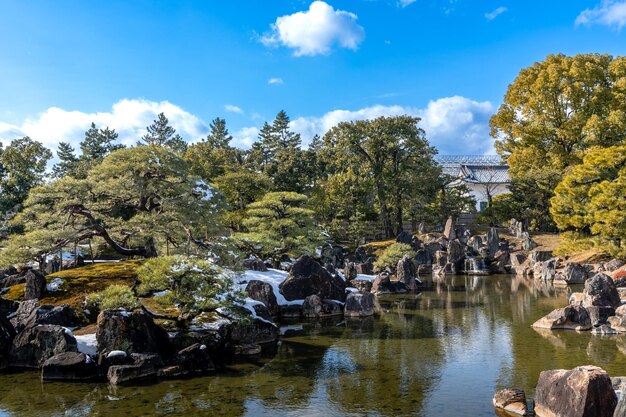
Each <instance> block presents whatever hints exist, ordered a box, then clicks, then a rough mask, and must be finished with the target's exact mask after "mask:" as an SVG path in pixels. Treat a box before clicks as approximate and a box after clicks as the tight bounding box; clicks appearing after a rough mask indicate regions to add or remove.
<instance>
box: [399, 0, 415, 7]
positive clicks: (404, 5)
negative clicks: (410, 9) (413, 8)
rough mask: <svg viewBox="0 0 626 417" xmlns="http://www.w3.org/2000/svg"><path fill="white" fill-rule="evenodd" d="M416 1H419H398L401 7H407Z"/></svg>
mask: <svg viewBox="0 0 626 417" xmlns="http://www.w3.org/2000/svg"><path fill="white" fill-rule="evenodd" d="M416 1H417V0H400V1H398V5H399V6H400V7H406V6H408V5H409V4H413V3H415V2H416Z"/></svg>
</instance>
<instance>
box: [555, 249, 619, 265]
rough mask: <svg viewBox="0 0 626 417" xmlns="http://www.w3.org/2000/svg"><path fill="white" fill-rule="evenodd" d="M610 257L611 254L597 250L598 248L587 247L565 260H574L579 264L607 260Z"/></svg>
mask: <svg viewBox="0 0 626 417" xmlns="http://www.w3.org/2000/svg"><path fill="white" fill-rule="evenodd" d="M611 259H613V258H612V257H611V256H609V255H608V254H606V253H604V252H602V251H599V250H598V249H589V250H586V251H584V252H580V253H577V254H574V255H572V256H571V257H569V258H568V259H567V261H565V262H566V263H569V262H576V263H580V264H598V263H604V262H609V261H610V260H611Z"/></svg>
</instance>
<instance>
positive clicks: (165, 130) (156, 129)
mask: <svg viewBox="0 0 626 417" xmlns="http://www.w3.org/2000/svg"><path fill="white" fill-rule="evenodd" d="M147 130H148V133H147V134H145V135H144V136H143V137H142V138H141V140H142V141H143V143H142V144H143V145H161V146H164V145H167V142H168V141H169V140H170V139H171V138H172V137H173V136H174V135H175V134H176V129H174V128H173V127H172V126H170V125H169V120H168V119H167V117H165V114H163V113H159V115H158V116H157V118H156V119H155V120H154V121H153V122H152V124H151V125H150V126H148V127H147Z"/></svg>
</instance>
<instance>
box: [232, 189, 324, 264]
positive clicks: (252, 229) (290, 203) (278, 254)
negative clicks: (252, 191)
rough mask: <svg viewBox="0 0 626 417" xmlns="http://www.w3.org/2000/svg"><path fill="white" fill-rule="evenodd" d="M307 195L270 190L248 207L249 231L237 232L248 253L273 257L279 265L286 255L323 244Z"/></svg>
mask: <svg viewBox="0 0 626 417" xmlns="http://www.w3.org/2000/svg"><path fill="white" fill-rule="evenodd" d="M307 200H308V199H307V197H306V196H305V195H302V194H297V193H293V192H272V193H267V194H265V196H263V198H262V199H261V200H259V201H256V202H254V203H252V204H250V205H249V206H248V218H247V219H246V220H245V221H244V225H245V227H246V228H247V229H248V231H247V232H240V233H237V234H235V239H236V242H237V243H238V245H239V246H240V247H241V248H242V250H244V251H245V252H247V253H249V254H254V255H257V256H259V257H261V258H262V259H265V258H270V259H272V261H273V262H274V263H275V264H276V263H278V262H280V260H281V258H282V257H283V256H284V255H288V256H290V257H299V256H300V255H302V254H304V253H313V251H314V250H315V248H316V246H317V244H318V243H320V235H319V230H317V228H316V226H315V225H314V224H313V212H312V211H311V210H309V209H307V208H306V204H307Z"/></svg>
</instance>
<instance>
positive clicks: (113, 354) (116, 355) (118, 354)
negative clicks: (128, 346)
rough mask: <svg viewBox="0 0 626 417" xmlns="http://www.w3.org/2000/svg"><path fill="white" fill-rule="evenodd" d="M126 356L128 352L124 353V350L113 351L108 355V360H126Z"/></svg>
mask: <svg viewBox="0 0 626 417" xmlns="http://www.w3.org/2000/svg"><path fill="white" fill-rule="evenodd" d="M126 356H128V355H126V352H124V351H123V350H112V351H110V352H109V353H107V359H108V358H125V357H126Z"/></svg>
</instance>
